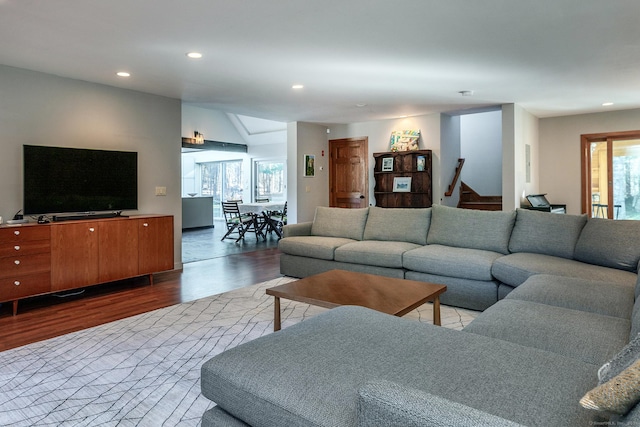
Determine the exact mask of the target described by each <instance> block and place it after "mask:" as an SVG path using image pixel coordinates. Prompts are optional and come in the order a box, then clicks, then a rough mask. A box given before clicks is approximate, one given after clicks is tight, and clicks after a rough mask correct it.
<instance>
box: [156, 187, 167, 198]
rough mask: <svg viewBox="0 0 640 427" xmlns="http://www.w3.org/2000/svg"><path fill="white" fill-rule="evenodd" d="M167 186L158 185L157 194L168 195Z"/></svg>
mask: <svg viewBox="0 0 640 427" xmlns="http://www.w3.org/2000/svg"><path fill="white" fill-rule="evenodd" d="M166 195H167V187H156V196H166Z"/></svg>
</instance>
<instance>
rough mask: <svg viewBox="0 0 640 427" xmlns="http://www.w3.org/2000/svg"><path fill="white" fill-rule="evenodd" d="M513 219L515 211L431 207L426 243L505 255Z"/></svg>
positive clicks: (507, 249)
mask: <svg viewBox="0 0 640 427" xmlns="http://www.w3.org/2000/svg"><path fill="white" fill-rule="evenodd" d="M515 217H516V213H515V211H511V212H496V211H479V210H470V209H458V208H450V207H447V206H442V205H434V206H433V208H432V211H431V225H430V227H429V234H428V236H427V243H428V244H430V245H445V246H455V247H458V248H469V249H482V250H486V251H493V252H498V253H501V254H507V253H509V236H510V235H511V230H512V229H513V223H514V220H515Z"/></svg>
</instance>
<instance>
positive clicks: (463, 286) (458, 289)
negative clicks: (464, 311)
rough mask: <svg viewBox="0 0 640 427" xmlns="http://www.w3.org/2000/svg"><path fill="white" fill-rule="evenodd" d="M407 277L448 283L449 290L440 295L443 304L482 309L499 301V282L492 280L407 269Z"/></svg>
mask: <svg viewBox="0 0 640 427" xmlns="http://www.w3.org/2000/svg"><path fill="white" fill-rule="evenodd" d="M404 278H405V279H409V280H418V281H420V282H428V283H438V284H440V285H446V286H447V291H446V292H445V293H443V294H442V295H440V302H441V303H442V304H446V305H451V306H454V307H464V308H468V309H470V310H477V311H482V310H485V309H487V308H488V307H491V306H492V305H493V304H495V303H496V302H497V301H498V286H499V284H498V282H495V281H492V280H486V281H485V280H471V279H461V278H459V277H448V276H439V275H437V274H429V273H420V272H418V271H406V272H405V274H404Z"/></svg>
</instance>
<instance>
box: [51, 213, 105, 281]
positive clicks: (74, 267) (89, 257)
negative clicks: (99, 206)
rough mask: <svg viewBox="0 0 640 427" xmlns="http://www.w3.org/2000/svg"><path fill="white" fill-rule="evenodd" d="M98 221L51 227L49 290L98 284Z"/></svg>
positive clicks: (74, 222)
mask: <svg viewBox="0 0 640 427" xmlns="http://www.w3.org/2000/svg"><path fill="white" fill-rule="evenodd" d="M98 226H99V222H97V221H73V222H68V223H58V224H53V225H52V226H51V290H52V291H62V290H65V289H73V288H79V287H83V286H87V285H89V284H93V283H98V282H99V281H98V277H99V275H98V260H99V258H98Z"/></svg>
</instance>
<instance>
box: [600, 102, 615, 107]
mask: <svg viewBox="0 0 640 427" xmlns="http://www.w3.org/2000/svg"><path fill="white" fill-rule="evenodd" d="M612 105H613V102H603V103H602V106H603V107H610V106H612Z"/></svg>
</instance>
